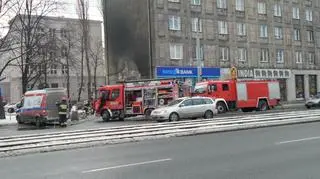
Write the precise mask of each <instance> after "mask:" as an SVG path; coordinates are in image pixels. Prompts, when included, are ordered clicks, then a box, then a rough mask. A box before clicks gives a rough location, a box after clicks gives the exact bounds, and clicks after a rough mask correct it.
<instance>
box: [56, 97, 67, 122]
mask: <svg viewBox="0 0 320 179" xmlns="http://www.w3.org/2000/svg"><path fill="white" fill-rule="evenodd" d="M58 111H59V124H60V126H66V121H67V113H68V103H67V99H66V98H65V97H63V98H62V99H61V103H60V104H58Z"/></svg>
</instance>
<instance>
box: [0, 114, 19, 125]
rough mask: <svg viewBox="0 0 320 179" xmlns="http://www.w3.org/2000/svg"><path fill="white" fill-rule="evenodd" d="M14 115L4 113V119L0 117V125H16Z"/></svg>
mask: <svg viewBox="0 0 320 179" xmlns="http://www.w3.org/2000/svg"><path fill="white" fill-rule="evenodd" d="M16 124H17V121H16V116H15V115H14V114H6V119H0V126H6V125H16Z"/></svg>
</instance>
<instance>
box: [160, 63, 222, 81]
mask: <svg viewBox="0 0 320 179" xmlns="http://www.w3.org/2000/svg"><path fill="white" fill-rule="evenodd" d="M156 76H157V78H196V77H197V76H198V68H197V67H172V66H162V67H156ZM201 76H202V77H206V78H219V77H220V68H209V67H206V68H202V75H201Z"/></svg>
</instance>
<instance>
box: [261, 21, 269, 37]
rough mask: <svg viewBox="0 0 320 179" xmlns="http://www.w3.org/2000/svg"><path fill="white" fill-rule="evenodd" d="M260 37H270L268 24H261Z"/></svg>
mask: <svg viewBox="0 0 320 179" xmlns="http://www.w3.org/2000/svg"><path fill="white" fill-rule="evenodd" d="M260 37H262V38H266V37H268V26H267V25H266V24H263V25H260Z"/></svg>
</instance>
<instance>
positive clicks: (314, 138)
mask: <svg viewBox="0 0 320 179" xmlns="http://www.w3.org/2000/svg"><path fill="white" fill-rule="evenodd" d="M318 139H320V136H317V137H309V138H303V139H296V140H287V141H282V142H277V143H276V145H281V144H288V143H294V142H303V141H309V140H318Z"/></svg>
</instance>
